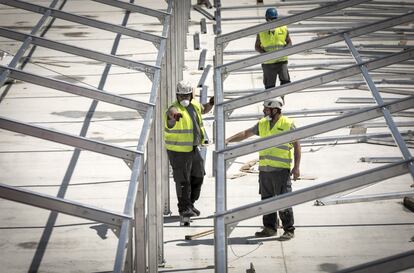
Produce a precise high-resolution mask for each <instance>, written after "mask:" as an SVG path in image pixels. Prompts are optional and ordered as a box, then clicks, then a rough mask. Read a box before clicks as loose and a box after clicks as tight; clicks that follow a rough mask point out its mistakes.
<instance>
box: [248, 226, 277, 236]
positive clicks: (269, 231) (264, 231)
mask: <svg viewBox="0 0 414 273" xmlns="http://www.w3.org/2000/svg"><path fill="white" fill-rule="evenodd" d="M276 233H277V232H276V230H274V229H273V228H269V227H264V228H263V229H262V231H258V232H256V233H255V234H254V236H256V237H270V236H274V235H276Z"/></svg>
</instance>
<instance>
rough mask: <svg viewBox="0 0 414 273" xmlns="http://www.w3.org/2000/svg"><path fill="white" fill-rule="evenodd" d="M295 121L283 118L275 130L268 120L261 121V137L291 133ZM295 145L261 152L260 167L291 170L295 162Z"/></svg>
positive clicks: (285, 145) (283, 145) (275, 126)
mask: <svg viewBox="0 0 414 273" xmlns="http://www.w3.org/2000/svg"><path fill="white" fill-rule="evenodd" d="M292 124H293V121H292V120H291V119H289V118H287V117H285V116H281V117H280V118H279V120H278V121H277V122H276V124H275V125H274V126H273V128H270V122H269V121H268V120H267V119H266V118H262V119H261V120H260V121H259V136H260V137H268V136H272V135H277V134H280V133H283V132H286V131H289V130H290V129H291V127H292ZM292 148H293V145H292V144H291V143H287V144H282V145H280V146H277V147H272V148H268V149H266V150H262V151H260V152H259V167H265V166H266V167H274V168H284V169H290V168H291V166H292V161H293V149H292Z"/></svg>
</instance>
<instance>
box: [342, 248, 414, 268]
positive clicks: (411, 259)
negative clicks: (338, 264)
mask: <svg viewBox="0 0 414 273" xmlns="http://www.w3.org/2000/svg"><path fill="white" fill-rule="evenodd" d="M413 267H414V250H410V251H407V252H403V253H399V254H396V255H393V256H389V257H385V258H382V259H378V260H375V261H371V262H368V263H364V264H360V265H356V266H353V267H350V268H346V269H342V270H339V271H337V272H336V273H372V272H375V273H392V272H400V271H404V270H405V269H410V268H413Z"/></svg>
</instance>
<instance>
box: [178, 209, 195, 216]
mask: <svg viewBox="0 0 414 273" xmlns="http://www.w3.org/2000/svg"><path fill="white" fill-rule="evenodd" d="M180 216H182V217H194V216H197V214H196V213H195V212H194V211H193V210H192V209H186V210H184V211H181V212H180Z"/></svg>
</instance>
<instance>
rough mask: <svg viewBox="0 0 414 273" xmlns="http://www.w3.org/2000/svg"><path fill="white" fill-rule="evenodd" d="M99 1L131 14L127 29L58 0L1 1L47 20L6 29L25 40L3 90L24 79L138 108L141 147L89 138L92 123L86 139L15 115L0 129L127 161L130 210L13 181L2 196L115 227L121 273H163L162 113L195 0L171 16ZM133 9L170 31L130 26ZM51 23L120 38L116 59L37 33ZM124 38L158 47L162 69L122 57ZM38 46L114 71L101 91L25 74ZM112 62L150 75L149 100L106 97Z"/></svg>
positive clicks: (176, 5)
mask: <svg viewBox="0 0 414 273" xmlns="http://www.w3.org/2000/svg"><path fill="white" fill-rule="evenodd" d="M92 1H95V2H98V3H102V4H105V5H109V6H112V7H116V8H119V9H121V10H124V11H125V12H126V13H125V17H124V21H123V24H122V26H120V25H115V24H110V23H107V22H103V21H99V20H95V19H91V18H88V17H85V16H79V15H75V14H71V13H68V12H64V11H61V10H60V9H57V8H56V6H57V3H58V1H57V0H54V1H53V2H52V4H50V6H49V7H45V6H40V5H36V4H31V3H27V2H24V1H18V0H0V4H3V5H7V6H10V7H14V8H18V9H22V10H25V11H29V12H34V13H39V14H42V15H43V16H42V18H41V19H40V20H39V22H38V23H37V24H36V25H35V27H34V28H33V29H32V31H31V32H30V34H25V33H20V32H17V31H13V30H10V29H5V28H0V36H2V37H5V38H8V39H12V40H16V41H21V42H23V44H22V45H21V47H20V49H19V50H18V52H17V53H16V54H15V56H14V58H13V60H12V61H11V63H10V64H9V65H8V66H0V73H1V74H0V86H2V85H3V84H4V83H5V82H6V80H7V79H8V78H10V79H17V80H21V81H24V82H27V83H31V84H35V85H39V86H43V87H47V88H51V89H54V90H58V91H63V92H67V93H70V94H73V95H78V96H81V97H85V98H90V99H92V100H93V102H92V104H91V108H90V109H91V110H90V111H91V112H93V111H94V109H96V105H97V103H98V102H106V103H109V104H113V105H117V106H121V107H125V108H129V109H133V110H136V111H138V112H139V113H140V114H141V116H143V117H144V121H143V125H142V128H141V132H140V135H139V141H138V144H137V147H136V149H134V150H129V149H125V148H122V147H117V146H115V145H110V144H107V143H104V142H100V141H95V140H91V139H88V138H86V137H85V135H86V132H87V128H88V124H89V121H85V122H84V126H83V128H82V131H81V133H80V135H79V136H78V135H72V134H68V133H63V132H59V131H56V130H52V129H48V128H44V127H40V126H34V125H30V124H27V123H23V122H20V121H17V120H13V119H10V118H7V117H0V128H1V129H4V130H7V131H11V132H17V133H21V134H25V135H28V136H33V137H37V138H40V139H44V140H49V141H53V142H56V143H61V144H64V145H69V146H72V147H75V148H77V149H75V153H79V151H80V150H89V151H92V152H95V153H99V154H103V155H108V156H112V157H116V158H119V159H123V160H125V161H127V162H128V165H129V166H130V168H131V177H130V181H129V186H128V192H127V196H126V199H125V203H124V209H123V211H122V213H118V212H112V211H108V210H105V209H102V208H96V207H93V206H89V205H85V204H82V203H79V202H75V201H71V200H66V199H65V198H64V193H63V194H60V196H58V197H54V196H49V195H46V194H40V193H36V192H33V191H30V190H25V189H21V188H17V187H13V186H9V185H6V184H0V197H1V198H4V199H7V200H12V201H16V202H20V203H24V204H27V205H31V206H35V207H39V208H44V209H47V210H51V211H55V212H59V213H63V214H68V215H72V216H76V217H80V218H85V219H89V220H93V221H96V222H100V223H105V224H107V225H109V226H112V227H115V228H116V230H117V235H118V246H117V249H116V253H115V262H114V267H113V272H158V265H160V264H162V263H163V261H164V253H163V231H162V229H163V212H165V204H166V203H168V201H169V196H168V192H169V190H168V184H169V183H168V180H169V178H168V159H167V156H166V152H165V147H164V145H163V141H162V132H163V123H162V117H163V114H162V111H163V110H164V109H165V108H166V106H167V105H168V104H169V103H170V102H171V101H172V98H173V94H174V92H175V88H173V87H172V86H176V82H178V81H179V80H181V79H182V67H183V66H182V63H183V61H184V48H185V36H186V32H187V28H188V15H189V10H190V6H191V2H190V1H189V0H185V1H182V0H169V1H167V2H168V3H167V5H168V6H167V8H166V11H158V10H154V9H150V8H146V7H143V6H139V5H136V4H132V3H126V2H122V1H117V0H111V1H109V0H92ZM130 12H136V13H140V14H143V15H147V16H152V17H155V18H157V19H158V20H159V21H160V22H161V24H162V34H161V35H154V34H150V33H146V32H143V31H138V30H133V29H130V28H127V27H125V25H126V24H127V21H128V16H129V13H130ZM48 18H57V19H62V20H66V21H70V22H74V23H78V24H81V25H84V26H89V27H93V28H98V29H101V30H106V31H110V32H113V33H116V34H117V37H116V39H115V41H114V44H113V48H112V51H111V54H105V53H100V52H97V51H95V50H93V49H87V48H80V47H77V46H72V45H68V44H64V43H60V42H56V41H53V40H50V39H46V38H42V37H41V36H39V35H38V34H37V33H38V32H39V30H40V29H41V28H42V26H43V25H44V24H45V23H46V20H47V19H48ZM121 35H126V36H129V37H133V38H137V39H139V40H144V41H148V42H151V43H153V44H154V45H155V46H156V48H157V49H158V54H157V57H156V60H155V64H154V65H148V64H144V63H141V62H136V61H132V60H128V59H125V58H122V57H118V56H116V55H115V54H116V50H117V47H118V44H119V40H120V37H121ZM167 37H168V39H167ZM30 46H41V47H45V48H49V49H53V50H57V51H60V52H65V53H69V54H73V55H75V56H80V57H85V58H88V59H92V60H96V61H101V62H104V63H106V65H107V66H106V69H105V71H104V74H103V76H102V77H103V80H101V82H100V84H99V87H98V88H96V89H94V88H86V87H82V86H79V85H75V84H70V83H67V82H63V81H59V80H54V79H51V78H48V77H43V76H39V75H36V74H33V73H29V72H25V71H23V70H22V69H17V68H16V67H17V64H18V61H19V59H20V58H21V57H23V55H24V54H25V52H26V50H27V49H28V48H29V47H30ZM110 65H117V66H121V67H124V68H128V69H131V70H135V71H140V72H144V73H145V74H146V75H147V76H149V78H150V80H151V81H152V87H151V92H150V97H149V101H148V102H142V101H137V100H133V99H130V98H126V97H123V96H119V95H116V94H114V93H110V92H103V87H104V84H105V79H106V77H107V75H108V71H109V68H110ZM160 90H162V92H160ZM160 170H161V171H160ZM163 203H164V206H163ZM168 205H169V203H168ZM168 210H169V208H168Z"/></svg>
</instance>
